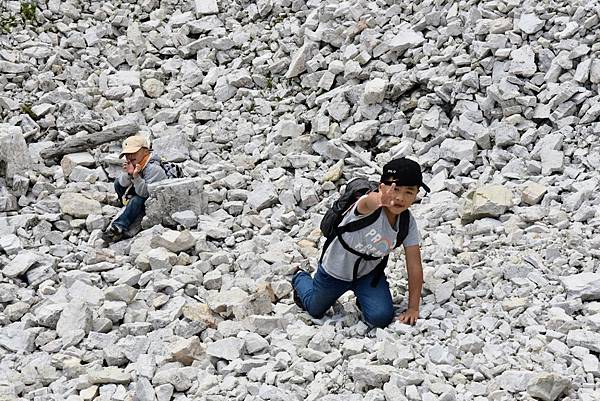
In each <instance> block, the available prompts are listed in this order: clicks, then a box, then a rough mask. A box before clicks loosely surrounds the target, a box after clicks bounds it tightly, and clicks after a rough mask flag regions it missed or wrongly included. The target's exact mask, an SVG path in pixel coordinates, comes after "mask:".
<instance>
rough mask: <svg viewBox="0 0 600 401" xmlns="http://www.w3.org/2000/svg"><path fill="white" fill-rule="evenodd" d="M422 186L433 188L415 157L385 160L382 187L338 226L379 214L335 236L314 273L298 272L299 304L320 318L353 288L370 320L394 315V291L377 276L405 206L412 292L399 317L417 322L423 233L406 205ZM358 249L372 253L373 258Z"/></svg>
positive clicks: (378, 322) (379, 323) (377, 322)
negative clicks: (424, 176) (421, 234)
mask: <svg viewBox="0 0 600 401" xmlns="http://www.w3.org/2000/svg"><path fill="white" fill-rule="evenodd" d="M419 188H423V189H424V190H425V191H427V192H429V187H427V185H425V184H424V183H423V176H422V174H421V168H420V166H419V164H418V163H417V162H415V161H413V160H410V159H406V158H399V159H394V160H392V161H390V162H389V163H387V164H386V165H385V166H384V167H383V173H382V175H381V180H380V184H379V190H378V191H377V192H370V193H368V194H367V195H364V196H362V197H361V198H359V200H358V201H357V202H356V203H355V204H354V205H353V206H352V207H351V208H350V209H349V210H348V211H347V212H346V213H345V215H344V218H343V219H342V222H341V223H340V225H339V226H338V227H343V226H344V225H346V224H349V223H351V222H353V221H357V220H360V219H363V218H365V217H367V216H371V215H372V214H378V216H377V218H376V220H374V221H373V222H372V223H371V224H369V225H367V226H366V227H364V228H361V229H358V230H356V231H352V232H343V233H342V234H340V235H339V236H337V237H336V238H335V239H334V240H333V242H331V244H330V245H329V246H328V247H327V249H326V251H325V253H324V255H323V258H322V263H321V264H320V265H319V267H318V269H317V272H316V273H315V276H314V278H313V277H311V276H310V275H309V274H308V273H306V272H303V271H299V272H297V273H296V274H295V275H294V277H293V278H292V285H293V287H294V300H295V301H296V304H298V306H300V307H301V308H303V309H305V310H306V311H307V312H308V313H309V314H310V315H311V316H313V317H316V318H321V317H322V316H323V315H324V314H325V312H326V311H327V309H329V308H330V307H331V306H332V305H333V304H334V303H335V301H336V300H337V299H338V298H339V297H340V296H341V295H342V294H343V293H345V292H346V291H348V290H352V291H353V292H354V294H355V295H356V298H357V305H358V306H359V308H360V309H361V311H362V314H363V317H364V319H365V320H366V322H367V323H369V324H371V325H373V326H376V327H385V326H387V325H388V324H390V323H391V322H392V320H393V318H394V310H393V303H392V296H391V293H390V289H389V284H388V282H387V279H386V278H385V275H383V277H381V279H378V278H377V277H376V274H377V266H378V264H379V263H380V262H381V261H382V260H383V258H384V257H385V256H387V255H388V254H389V253H390V252H391V251H392V250H393V249H394V247H395V245H396V244H395V242H396V238H397V234H398V231H399V229H400V227H399V223H400V218H399V216H400V215H401V214H402V213H403V212H405V211H407V213H408V214H409V220H408V234H407V235H406V237H405V238H404V240H403V242H402V245H403V246H404V253H405V257H406V269H407V271H408V293H409V295H408V308H407V310H406V311H405V312H404V313H402V314H401V315H400V317H399V320H400V321H402V322H404V323H408V324H414V323H415V322H416V321H417V319H418V317H419V304H420V299H421V288H422V285H423V269H422V265H421V250H420V246H419V243H420V234H419V230H418V228H417V223H416V221H415V219H414V218H413V216H412V214H410V212H408V208H409V207H410V206H411V205H412V204H413V203H414V202H415V200H416V198H417V194H418V192H419ZM358 254H360V255H368V256H369V259H366V258H361V257H360V256H357V255H358ZM358 258H361V259H360V260H359V259H358ZM353 267H354V268H353ZM374 278H375V280H374ZM373 284H375V285H373Z"/></svg>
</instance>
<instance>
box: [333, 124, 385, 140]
mask: <svg viewBox="0 0 600 401" xmlns="http://www.w3.org/2000/svg"><path fill="white" fill-rule="evenodd" d="M378 129H379V121H377V120H367V121H361V122H359V123H356V124H354V125H351V126H350V127H348V129H347V130H346V132H345V133H344V134H343V135H342V139H343V140H345V141H349V142H358V141H370V140H371V139H372V138H373V136H375V134H376V133H377V130H378Z"/></svg>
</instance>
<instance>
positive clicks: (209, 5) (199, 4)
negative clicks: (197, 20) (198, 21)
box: [194, 0, 219, 17]
mask: <svg viewBox="0 0 600 401" xmlns="http://www.w3.org/2000/svg"><path fill="white" fill-rule="evenodd" d="M194 4H195V5H196V16H197V17H201V16H203V15H208V14H216V13H218V12H219V5H218V3H217V0H194Z"/></svg>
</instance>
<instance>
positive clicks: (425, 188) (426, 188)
mask: <svg viewBox="0 0 600 401" xmlns="http://www.w3.org/2000/svg"><path fill="white" fill-rule="evenodd" d="M421 188H423V189H424V190H425V192H431V189H429V187H428V186H427V185H425V184H423V183H421Z"/></svg>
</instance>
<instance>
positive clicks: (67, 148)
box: [40, 131, 131, 159]
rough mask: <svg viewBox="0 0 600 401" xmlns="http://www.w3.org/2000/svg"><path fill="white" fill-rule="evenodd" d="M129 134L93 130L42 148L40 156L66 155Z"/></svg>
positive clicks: (52, 157) (47, 157)
mask: <svg viewBox="0 0 600 401" xmlns="http://www.w3.org/2000/svg"><path fill="white" fill-rule="evenodd" d="M129 135H131V132H115V131H101V132H94V133H90V134H87V135H82V136H80V137H76V138H72V139H67V140H66V141H64V142H63V143H60V144H58V145H55V146H53V147H50V148H47V149H44V150H42V151H41V152H40V156H41V157H42V158H44V159H54V158H58V157H61V156H64V155H68V154H69V153H77V152H81V151H84V150H89V149H92V148H95V147H96V146H98V145H102V144H103V143H107V142H112V141H116V140H119V139H123V138H125V137H127V136H129Z"/></svg>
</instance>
